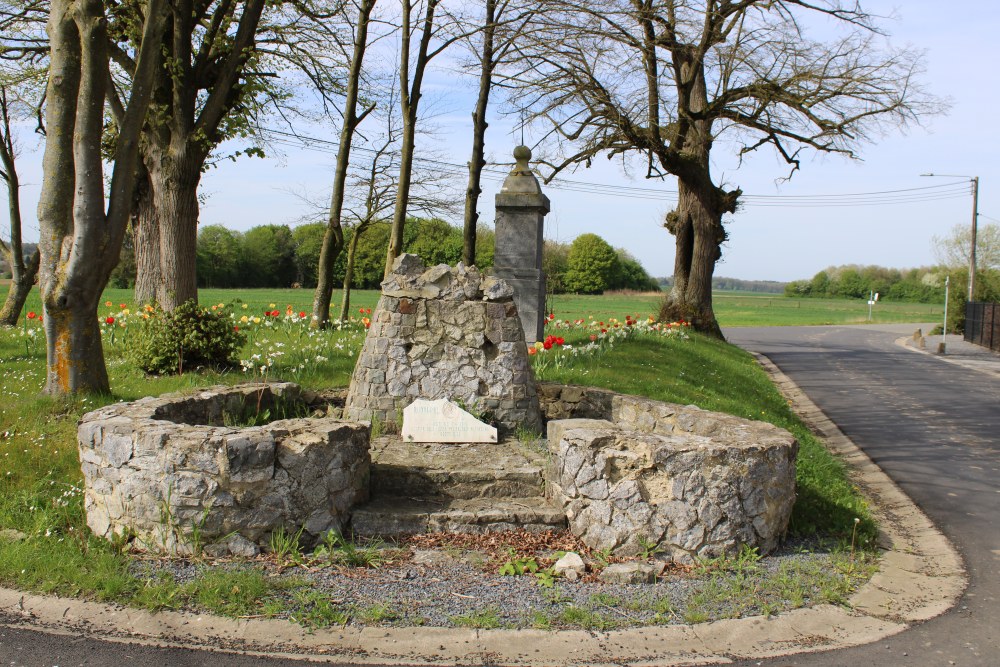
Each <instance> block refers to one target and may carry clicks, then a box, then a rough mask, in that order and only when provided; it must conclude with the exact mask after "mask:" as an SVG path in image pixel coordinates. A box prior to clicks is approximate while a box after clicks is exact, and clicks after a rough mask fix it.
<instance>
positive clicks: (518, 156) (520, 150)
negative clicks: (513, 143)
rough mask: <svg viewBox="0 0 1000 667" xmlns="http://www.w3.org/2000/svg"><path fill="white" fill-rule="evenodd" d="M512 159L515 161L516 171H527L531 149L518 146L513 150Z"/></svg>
mask: <svg viewBox="0 0 1000 667" xmlns="http://www.w3.org/2000/svg"><path fill="white" fill-rule="evenodd" d="M514 159H515V160H517V166H516V167H515V170H516V171H529V170H530V169H529V167H528V160H530V159H531V149H530V148H528V147H527V146H518V147H516V148H515V149H514Z"/></svg>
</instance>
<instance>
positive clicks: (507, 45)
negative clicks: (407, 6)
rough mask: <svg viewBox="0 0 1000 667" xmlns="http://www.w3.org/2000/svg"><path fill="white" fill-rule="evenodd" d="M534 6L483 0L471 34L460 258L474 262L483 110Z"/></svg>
mask: <svg viewBox="0 0 1000 667" xmlns="http://www.w3.org/2000/svg"><path fill="white" fill-rule="evenodd" d="M533 15H534V10H528V11H517V12H513V13H512V10H511V3H510V2H509V0H486V2H485V5H484V7H483V15H482V16H481V17H479V21H480V22H481V26H480V28H481V29H480V30H479V31H477V32H476V33H474V34H473V35H471V36H470V39H469V41H468V43H469V50H470V52H471V53H472V54H473V56H474V58H475V59H476V60H477V61H478V65H479V92H478V94H477V95H476V106H475V109H474V110H473V112H472V156H471V157H470V159H469V182H468V185H467V187H466V190H465V218H464V227H463V231H462V239H463V243H462V261H463V262H465V263H466V264H468V265H470V266H472V265H474V264H475V263H476V230H477V229H478V226H479V211H478V210H477V208H478V206H479V195H481V194H482V192H483V189H482V176H483V167H485V166H486V129H487V127H488V123H487V122H486V112H487V110H488V109H489V104H490V92H491V91H492V90H493V87H494V85H495V81H494V73H495V72H496V70H497V67H498V65H499V64H500V63H503V62H504V60H505V59H506V57H507V55H508V54H509V53H510V52H511V50H512V49H513V47H514V40H516V39H517V37H518V35H520V34H521V30H522V29H523V28H524V27H525V25H526V24H527V23H528V22H529V21H530V20H531V17H532V16H533Z"/></svg>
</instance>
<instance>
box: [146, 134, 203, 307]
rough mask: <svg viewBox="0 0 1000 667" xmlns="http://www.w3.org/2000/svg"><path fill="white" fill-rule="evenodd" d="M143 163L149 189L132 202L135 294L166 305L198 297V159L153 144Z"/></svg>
mask: <svg viewBox="0 0 1000 667" xmlns="http://www.w3.org/2000/svg"><path fill="white" fill-rule="evenodd" d="M145 164H146V169H147V171H148V173H149V180H148V185H149V189H148V192H145V193H142V192H140V196H139V198H138V204H137V206H138V217H139V225H138V227H137V229H136V236H135V259H136V300H137V301H139V302H140V303H147V302H152V301H155V302H156V303H158V304H159V306H160V307H161V308H163V309H164V310H168V311H169V310H173V309H174V308H175V307H177V306H179V305H180V304H182V303H184V302H185V301H190V300H192V299H193V300H195V301H197V300H198V275H197V249H198V213H199V209H198V184H199V182H200V181H201V168H200V167H201V160H200V159H199V157H198V156H197V155H192V154H191V152H190V151H188V150H186V149H185V148H181V149H180V150H176V149H172V150H167V151H161V150H156V149H154V150H150V151H147V152H146V155H145ZM140 283H141V285H142V287H141V289H140Z"/></svg>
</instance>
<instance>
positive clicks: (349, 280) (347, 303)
mask: <svg viewBox="0 0 1000 667" xmlns="http://www.w3.org/2000/svg"><path fill="white" fill-rule="evenodd" d="M396 95H397V90H396V87H395V86H392V88H391V90H390V97H389V99H388V103H389V104H388V105H387V108H386V111H387V113H386V114H385V115H384V118H383V121H384V123H383V131H382V133H381V136H379V137H377V138H375V139H374V140H373V141H372V142H371V144H372V146H373V149H371V150H370V151H368V155H369V159H368V160H367V163H365V161H360V162H359V164H358V169H357V170H356V172H355V175H354V178H353V179H352V183H351V189H350V195H351V196H350V198H349V202H348V213H349V218H350V219H351V220H352V221H353V223H352V227H353V229H352V234H351V239H350V241H349V242H348V246H347V266H346V268H345V271H344V291H343V299H342V302H341V306H340V320H341V321H344V320H346V319H347V317H348V313H349V312H350V308H351V286H352V284H353V281H354V265H355V257H356V255H357V249H358V243H359V242H360V241H361V237H362V235H363V234H364V233H365V232H366V231H368V230H369V229H371V228H372V227H373V226H374V225H376V224H380V223H387V222H388V220H387V217H386V216H387V214H388V213H389V211H390V210H393V209H394V207H395V202H396V192H397V189H398V183H399V181H398V179H399V174H400V164H399V163H400V153H399V147H400V138H401V135H402V131H401V128H400V126H399V123H400V120H399V119H398V118H397V117H396V116H394V115H393V113H392V108H391V107H392V106H394V105H395V98H396ZM454 194H455V190H454V188H453V183H452V178H451V175H450V174H449V173H448V172H447V171H443V170H441V169H440V168H438V166H437V165H435V164H433V160H432V161H431V162H427V163H425V162H422V161H421V160H417V161H416V162H415V164H414V166H413V169H412V174H411V181H410V196H409V201H408V207H407V208H408V210H409V212H410V213H416V214H418V215H423V216H427V217H435V216H439V215H450V214H454V213H455V212H456V211H457V204H456V203H455V202H456V201H457V199H456V198H455V197H454Z"/></svg>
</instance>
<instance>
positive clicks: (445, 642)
mask: <svg viewBox="0 0 1000 667" xmlns="http://www.w3.org/2000/svg"><path fill="white" fill-rule="evenodd" d="M758 359H759V360H760V362H761V364H762V365H763V366H764V368H765V369H766V370H767V371H768V373H769V374H770V375H771V377H772V379H773V380H774V381H775V383H776V384H777V386H778V387H779V389H780V390H781V391H782V393H783V394H784V395H785V396H786V397H787V398H788V399H789V400H790V401H791V403H792V406H793V409H795V411H796V412H798V413H799V415H801V416H802V418H803V419H804V420H805V421H806V423H807V424H808V425H809V426H810V428H811V429H813V430H814V431H815V432H816V433H817V434H818V435H820V436H821V437H822V438H824V440H825V442H826V444H827V446H828V447H829V448H830V449H831V450H832V451H833V452H834V453H835V454H837V455H838V456H839V457H841V458H842V459H843V460H844V461H845V462H846V463H847V465H848V466H849V467H850V469H851V471H852V478H853V480H854V481H855V483H856V484H857V485H858V486H859V487H860V488H861V489H862V491H863V492H864V493H865V495H866V496H867V498H868V500H869V502H870V504H871V505H872V506H873V508H874V512H875V514H876V516H877V518H878V520H879V521H880V523H881V525H882V526H883V528H884V533H883V535H882V536H881V537H882V539H883V541H884V542H885V546H886V549H887V550H886V552H885V554H884V557H883V559H882V566H881V569H880V570H879V572H878V573H877V574H876V575H875V576H874V577H873V578H872V579H871V581H870V582H869V583H868V584H866V585H865V586H864V587H862V589H861V590H859V591H858V592H857V593H855V594H854V595H853V596H852V597H851V599H850V603H851V607H852V608H851V609H845V608H841V607H834V606H831V605H817V606H815V607H811V608H807V609H797V610H794V611H790V612H787V613H784V614H780V615H777V616H773V617H770V618H766V617H763V616H756V617H751V618H743V619H736V620H722V621H714V622H711V623H703V624H700V625H691V626H688V625H678V626H667V627H646V628H633V629H628V630H620V631H614V632H602V633H594V632H586V631H577V630H569V631H543V630H478V631H477V630H467V629H451V628H368V627H361V628H355V627H338V628H328V629H325V630H319V631H315V632H310V631H308V630H305V629H303V628H301V627H299V626H297V625H295V624H293V623H290V622H288V621H278V620H261V619H249V620H234V619H227V618H220V617H215V616H209V615H198V614H192V613H187V612H158V613H151V612H147V611H143V610H138V609H129V608H123V607H117V606H112V605H106V604H101V603H97V602H87V601H81V600H75V599H66V598H57V597H51V596H42V595H33V594H29V593H22V592H20V591H15V590H11V589H3V588H0V613H2V614H3V615H4V616H7V617H13V618H15V619H17V620H15V621H14V622H11V623H7V625H10V626H12V627H30V628H34V629H38V630H43V631H48V632H56V633H60V634H73V635H79V634H85V635H88V636H91V637H95V638H99V639H105V640H109V641H115V642H127V643H141V644H147V645H156V646H177V647H186V648H200V649H210V650H219V651H231V652H239V653H245V654H256V655H270V656H281V657H286V658H298V659H302V660H306V661H315V662H333V661H337V662H344V661H350V662H351V663H352V664H359V665H361V664H389V665H397V664H399V665H403V664H406V665H417V664H422V665H453V664H473V663H475V664H493V665H524V666H534V665H538V666H542V665H584V664H585V665H593V666H598V665H609V666H610V665H622V664H630V665H649V666H653V665H656V666H667V665H696V664H718V663H727V662H732V661H733V660H736V659H762V658H769V657H774V656H781V655H788V654H793V653H808V652H815V651H827V650H833V649H839V648H847V647H850V646H857V645H860V644H867V643H870V642H874V641H878V640H880V639H883V638H885V637H888V636H890V635H894V634H896V633H899V632H902V631H903V630H905V629H907V628H908V627H910V626H911V625H912V624H914V623H918V622H921V621H924V620H927V619H929V618H933V617H934V616H937V615H939V614H942V613H944V612H945V611H947V610H948V609H950V608H951V607H952V606H953V605H954V604H955V603H956V601H957V600H958V597H959V596H960V595H961V593H962V591H963V590H964V589H965V586H966V584H967V579H966V576H965V570H964V568H963V565H962V561H961V558H960V556H959V555H958V552H957V551H956V550H955V549H954V547H953V546H952V545H951V544H950V543H949V542H948V540H947V539H946V538H945V537H944V535H943V534H942V533H941V532H940V531H938V530H937V529H936V528H935V527H934V526H933V524H932V523H931V522H930V520H929V519H928V518H927V517H926V516H925V515H924V514H923V513H922V512H921V511H920V510H919V508H917V506H916V505H915V504H914V503H913V502H912V501H911V500H910V499H909V498H908V497H907V496H906V495H905V494H904V493H903V492H902V491H901V490H900V489H899V488H898V487H897V486H896V485H895V484H894V483H893V482H892V480H890V479H889V478H888V476H887V475H886V474H885V473H883V472H882V470H881V469H879V467H878V466H876V465H875V464H874V463H873V462H872V461H871V460H870V459H869V458H868V457H867V456H866V455H865V454H864V452H862V451H861V450H860V449H858V447H857V446H856V445H854V443H852V442H851V441H850V440H849V439H848V438H847V437H846V436H845V435H844V434H843V433H841V432H840V430H839V429H838V428H837V427H836V425H834V424H833V422H831V421H830V420H829V419H827V417H826V415H824V414H823V413H822V412H821V411H820V410H819V408H818V407H816V405H815V404H813V403H812V401H810V400H809V399H808V398H807V397H806V396H805V394H803V393H802V391H801V390H800V389H799V388H798V387H797V386H796V385H795V384H794V383H793V382H792V381H791V379H789V378H788V377H787V376H785V375H784V373H782V372H781V371H780V370H779V369H778V368H777V367H776V366H775V365H774V364H773V363H771V361H770V360H768V359H767V358H766V357H762V356H760V355H758Z"/></svg>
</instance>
